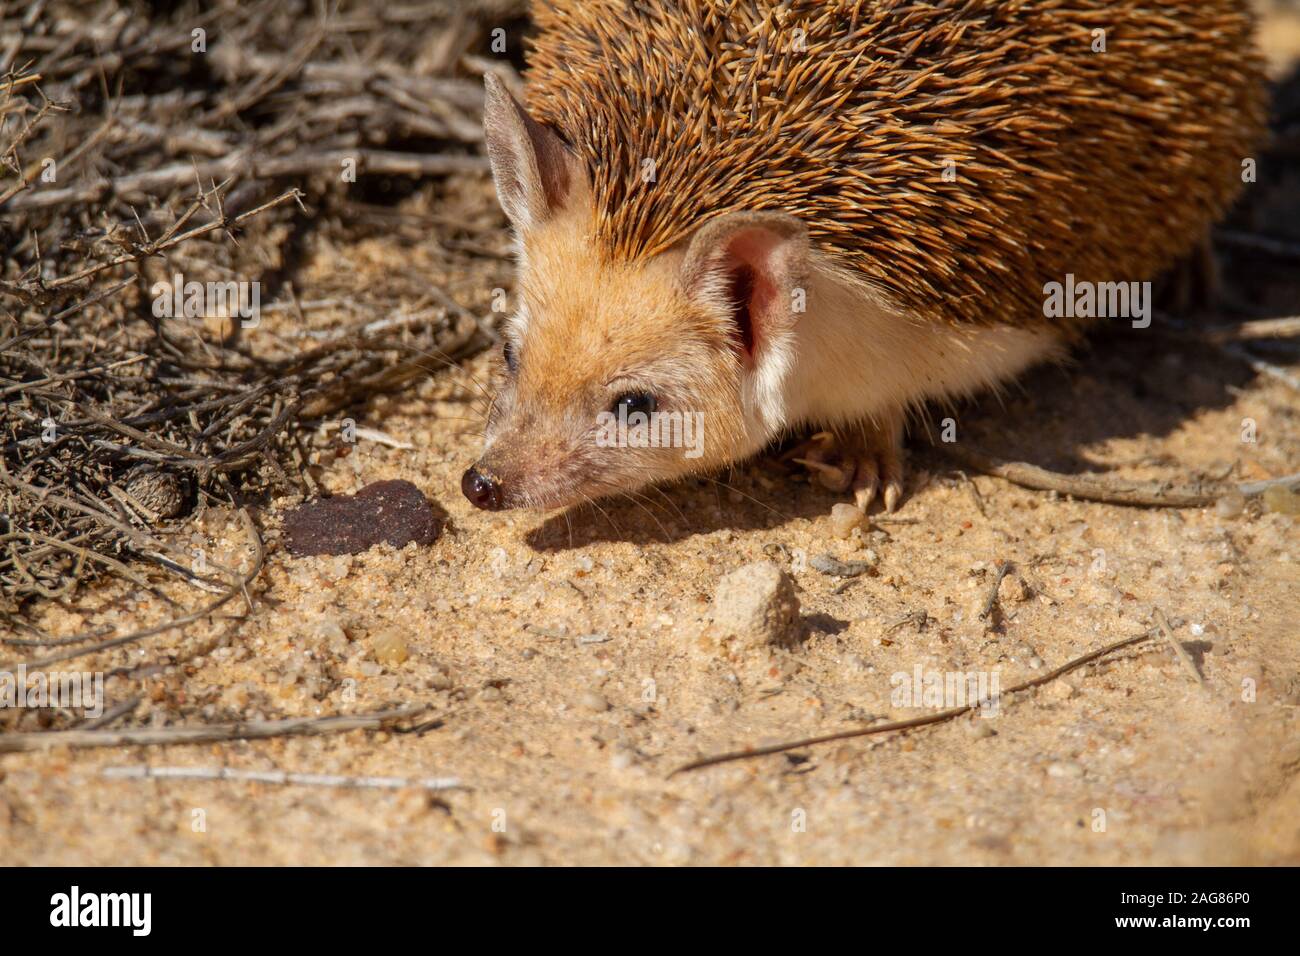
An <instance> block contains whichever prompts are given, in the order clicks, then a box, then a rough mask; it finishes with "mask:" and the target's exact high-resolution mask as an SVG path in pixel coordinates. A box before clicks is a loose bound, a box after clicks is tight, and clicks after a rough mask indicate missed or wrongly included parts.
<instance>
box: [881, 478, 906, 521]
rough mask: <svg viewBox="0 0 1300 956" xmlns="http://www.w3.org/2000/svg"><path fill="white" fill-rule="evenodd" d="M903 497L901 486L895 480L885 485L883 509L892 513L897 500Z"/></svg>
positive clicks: (896, 505)
mask: <svg viewBox="0 0 1300 956" xmlns="http://www.w3.org/2000/svg"><path fill="white" fill-rule="evenodd" d="M902 497H903V486H902V484H900V483H899V482H897V481H891V482H889V484H887V485H885V510H886V511H888V512H890V513H891V514H892V513H893V511H894V509H895V508H897V507H898V500H899V499H900V498H902Z"/></svg>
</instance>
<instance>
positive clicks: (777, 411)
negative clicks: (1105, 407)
mask: <svg viewBox="0 0 1300 956" xmlns="http://www.w3.org/2000/svg"><path fill="white" fill-rule="evenodd" d="M806 292H807V296H806V303H807V309H806V312H804V313H803V314H801V315H797V316H796V317H795V322H794V324H793V329H792V330H791V332H790V333H789V334H788V335H782V336H781V337H780V338H781V341H779V342H776V343H771V344H773V345H776V346H777V347H776V348H773V349H770V350H769V351H768V354H767V355H766V356H765V357H764V360H763V361H762V362H761V363H760V367H759V368H757V369H756V370H755V373H754V375H753V381H752V382H751V383H750V386H751V387H750V388H749V389H747V391H748V395H747V396H746V398H747V400H748V402H749V403H751V404H750V408H749V409H747V411H748V412H749V415H747V417H748V418H749V419H750V422H751V426H752V428H753V429H754V431H755V432H756V433H765V434H762V435H760V434H755V436H754V437H755V438H760V439H761V440H760V442H759V444H762V443H765V442H766V441H767V440H770V438H771V437H772V435H773V434H775V433H778V432H780V431H781V430H783V429H785V428H792V427H799V426H804V425H813V426H828V425H836V424H840V423H853V422H858V421H861V420H863V419H869V418H876V419H881V420H883V419H884V418H886V417H888V416H892V415H897V414H898V413H900V412H904V411H906V410H908V409H911V408H915V407H917V406H919V405H920V404H922V403H924V402H925V401H927V400H930V399H941V398H949V397H955V396H964V395H969V394H972V393H974V392H978V391H981V390H983V389H986V388H991V387H994V386H996V385H998V384H999V383H1000V382H1003V381H1006V380H1007V379H1009V378H1011V377H1013V376H1015V375H1017V374H1018V373H1020V372H1022V371H1023V370H1024V369H1026V368H1027V367H1029V366H1030V365H1033V364H1035V363H1036V362H1039V361H1042V360H1044V359H1049V358H1053V357H1056V356H1058V355H1059V354H1060V352H1061V350H1062V345H1061V342H1060V339H1059V337H1058V336H1057V335H1056V334H1055V333H1054V332H1052V331H1050V330H1046V329H1034V330H1029V329H1020V328H1014V327H1011V326H991V327H987V328H971V329H962V328H955V327H953V326H952V325H950V324H946V323H940V322H931V321H928V320H925V319H922V318H917V317H914V316H909V315H907V314H905V313H902V312H900V311H897V310H895V309H893V308H891V307H890V306H889V304H888V303H887V301H886V300H885V299H884V297H883V296H882V295H880V294H879V293H878V292H876V291H875V290H873V289H871V288H870V287H869V286H867V285H865V284H864V283H860V282H856V281H854V280H853V279H851V278H849V277H845V276H844V274H843V273H841V272H839V271H837V270H835V269H834V268H833V267H830V266H828V265H826V264H824V263H819V265H818V267H817V268H816V269H814V270H813V274H812V276H811V277H810V279H809V281H808V289H807V290H806Z"/></svg>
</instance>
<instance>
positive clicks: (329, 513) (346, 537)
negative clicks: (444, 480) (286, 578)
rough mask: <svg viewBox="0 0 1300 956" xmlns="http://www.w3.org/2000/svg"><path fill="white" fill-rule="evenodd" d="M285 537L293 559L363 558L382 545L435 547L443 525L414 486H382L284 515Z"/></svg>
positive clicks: (396, 483)
mask: <svg viewBox="0 0 1300 956" xmlns="http://www.w3.org/2000/svg"><path fill="white" fill-rule="evenodd" d="M284 533H285V543H286V544H287V545H288V547H289V551H290V552H291V553H292V554H296V555H309V554H359V553H360V552H362V551H365V550H366V549H367V548H372V547H374V546H375V545H377V544H379V543H380V542H381V541H387V542H388V543H389V544H391V545H392V546H393V547H395V548H400V547H402V546H403V545H407V544H410V543H411V542H412V541H414V542H415V543H416V544H421V545H425V544H432V543H433V542H434V541H436V540H437V539H438V535H439V534H441V533H442V522H441V521H440V520H439V519H438V516H437V515H436V514H435V513H434V510H433V506H432V505H430V504H429V500H428V499H427V498H425V497H424V495H423V494H421V492H420V489H419V488H417V487H415V485H413V484H411V483H410V482H409V481H376V482H375V483H374V484H371V485H366V487H364V488H362V489H361V490H360V491H358V492H357V493H356V494H355V495H339V496H337V497H334V498H319V499H317V500H315V501H308V502H305V503H304V504H302V505H299V506H298V507H297V508H295V509H293V510H292V511H290V512H289V513H288V514H286V515H285V516H284Z"/></svg>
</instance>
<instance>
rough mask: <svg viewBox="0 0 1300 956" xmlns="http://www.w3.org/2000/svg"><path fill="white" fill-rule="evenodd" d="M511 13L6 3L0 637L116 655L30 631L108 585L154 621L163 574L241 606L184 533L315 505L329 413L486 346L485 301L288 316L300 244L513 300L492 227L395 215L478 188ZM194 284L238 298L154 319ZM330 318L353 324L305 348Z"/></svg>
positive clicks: (85, 640)
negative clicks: (494, 78) (458, 266)
mask: <svg viewBox="0 0 1300 956" xmlns="http://www.w3.org/2000/svg"><path fill="white" fill-rule="evenodd" d="M518 6H519V4H517V3H510V2H474V3H460V2H455V0H447V2H440V3H421V4H415V5H410V6H382V7H378V8H370V7H367V8H366V9H355V10H354V9H353V8H352V7H351V6H350V5H348V4H342V5H337V4H329V5H326V4H319V5H313V4H310V3H306V2H288V3H284V2H279V0H268V2H254V3H218V4H206V3H205V4H199V5H191V4H184V5H180V6H178V7H176V8H175V9H172V10H171V11H170V12H167V13H162V14H160V13H159V12H158V9H157V7H156V6H154V5H145V4H140V3H133V2H126V0H104V2H100V3H96V4H91V5H87V4H75V3H60V2H43V0H33V2H31V3H26V4H8V5H0V11H2V12H0V401H2V403H3V405H2V409H0V641H2V642H3V643H7V644H9V645H10V646H11V648H25V650H23V651H18V653H20V654H26V653H31V652H32V648H41V647H44V648H45V649H46V650H45V652H43V653H48V650H49V648H50V646H51V645H60V648H59V649H58V650H57V651H56V656H65V657H66V656H76V655H77V654H80V653H85V652H88V651H90V650H93V649H95V648H96V647H102V646H104V645H105V641H104V640H103V639H104V638H105V637H109V636H108V635H103V634H94V633H91V634H85V635H80V636H79V637H77V638H72V639H68V638H64V639H62V640H54V639H52V638H49V637H48V636H46V635H44V634H42V633H40V632H39V631H37V630H36V629H35V628H34V627H32V626H31V625H30V623H27V622H25V621H24V615H23V613H22V612H23V610H24V608H25V607H26V606H27V605H28V603H29V602H30V601H31V600H32V599H34V598H37V597H46V598H57V599H60V600H62V601H64V602H65V603H67V602H70V601H72V600H73V599H74V598H75V597H76V594H77V591H78V587H79V585H80V584H81V583H83V582H86V581H88V580H91V579H93V578H95V577H97V576H100V575H102V574H106V573H107V574H110V575H114V576H117V577H120V578H124V579H127V580H129V581H131V582H133V583H134V584H135V585H136V586H137V587H138V588H141V589H144V590H147V591H149V592H150V593H153V594H155V595H156V596H158V597H160V598H162V599H163V600H165V601H167V602H168V603H169V604H170V603H173V599H172V598H170V597H168V596H167V595H166V594H164V593H163V592H162V591H161V590H160V589H159V588H158V587H157V583H158V581H159V580H161V579H163V578H166V577H168V576H172V577H179V578H181V579H183V580H186V581H187V582H189V583H190V584H192V585H193V586H194V587H195V588H196V589H197V590H198V591H199V592H213V593H216V594H219V595H223V596H224V598H225V599H228V598H230V597H233V596H234V595H236V594H238V593H239V589H240V588H241V586H242V584H241V582H242V581H244V580H245V573H244V572H241V571H238V570H237V569H233V568H218V567H204V568H200V569H196V568H195V567H194V565H193V561H192V560H191V555H189V554H187V553H186V552H184V551H183V550H181V549H179V548H178V547H177V546H176V545H175V544H174V541H175V535H174V534H173V532H175V531H177V530H179V529H180V528H182V527H184V526H185V523H186V522H187V521H188V520H189V519H190V517H191V516H192V515H194V514H195V513H196V511H197V510H198V509H200V508H202V507H205V506H207V505H209V504H212V503H222V504H225V505H229V506H231V507H243V506H244V505H246V504H247V503H248V502H249V501H251V500H255V499H256V498H257V496H264V495H266V494H268V493H270V492H272V491H274V490H276V489H283V488H284V487H286V486H288V487H291V488H296V489H299V490H307V489H308V488H310V484H309V482H310V473H309V471H308V468H307V465H308V459H309V448H308V447H307V446H308V445H310V442H311V434H310V433H311V432H312V431H313V430H314V429H315V428H316V426H317V425H319V423H320V419H321V418H322V417H323V416H327V415H330V414H332V413H336V412H338V411H339V410H340V409H343V408H346V407H348V406H351V405H354V404H355V403H357V402H360V401H362V400H363V399H365V398H366V397H367V396H368V395H371V394H373V393H376V392H379V391H384V390H390V389H393V388H397V387H400V386H402V385H404V384H406V383H409V382H410V381H411V380H412V379H413V378H414V377H416V376H419V375H422V374H427V371H428V370H429V369H431V368H436V367H437V366H439V365H440V364H444V363H446V362H447V361H454V360H455V359H456V358H459V357H462V356H464V355H467V354H470V353H472V352H473V351H474V350H476V349H478V348H481V347H482V346H483V345H484V344H485V343H486V342H488V341H489V340H490V338H491V335H492V333H491V329H490V327H489V326H488V325H487V322H486V318H485V317H486V316H487V315H488V314H489V313H488V311H487V309H486V307H485V303H486V302H487V300H488V293H489V290H490V288H491V285H492V284H493V283H486V284H485V285H486V286H487V288H485V289H484V294H483V295H482V296H477V295H472V296H470V301H465V299H466V296H465V295H463V294H462V296H461V297H460V298H459V299H458V298H457V297H456V296H453V295H451V294H449V293H448V292H447V291H446V290H445V289H442V288H439V287H437V286H436V284H433V283H430V282H427V281H422V277H421V276H419V275H411V276H405V277H404V276H396V275H395V276H393V277H392V279H391V281H388V282H386V283H384V284H383V285H382V286H381V287H375V286H374V285H370V284H366V285H362V284H360V283H359V282H358V281H357V279H356V278H355V277H354V276H349V275H340V276H339V278H338V280H337V281H336V282H334V283H332V284H331V286H332V287H327V288H322V285H321V284H320V283H317V284H315V285H314V286H313V288H312V294H313V296H320V297H321V298H317V299H315V300H300V299H299V298H298V297H297V295H296V294H295V290H294V287H293V282H292V279H293V275H294V269H295V266H296V265H298V264H299V262H300V261H301V260H302V258H303V257H304V255H305V253H306V250H307V249H308V247H309V246H311V245H312V244H317V243H325V244H329V245H330V246H331V247H336V246H346V245H347V244H348V243H350V242H355V241H357V240H358V239H359V238H363V237H365V236H367V235H372V234H375V233H384V234H388V235H397V236H403V237H406V238H408V239H412V240H415V241H420V240H423V239H425V238H426V234H427V233H431V232H434V231H436V232H437V234H438V243H437V252H438V254H439V255H442V256H444V257H445V258H446V260H447V261H448V262H449V263H459V262H462V261H468V260H477V261H478V262H479V264H480V266H482V263H484V262H487V263H490V264H491V265H490V268H491V269H492V270H495V273H500V274H501V279H500V282H501V283H504V279H505V277H504V269H505V265H504V263H503V262H501V261H499V259H485V258H484V256H483V252H484V251H488V252H494V251H495V250H493V249H491V248H488V247H490V246H492V245H493V243H494V240H495V236H496V234H497V232H499V230H498V229H497V225H498V223H497V221H496V220H495V218H494V217H495V215H496V214H495V212H494V211H491V210H490V209H485V211H484V216H483V217H480V218H479V220H478V221H474V219H473V217H461V218H457V219H456V220H455V221H449V220H447V219H439V220H438V221H436V222H431V221H429V220H430V219H431V218H433V217H428V216H426V217H424V219H421V218H420V217H418V216H417V217H412V216H411V215H410V214H408V213H406V212H404V211H401V210H397V209H395V208H394V207H393V205H392V202H393V200H394V199H401V198H403V197H406V196H408V195H410V194H412V193H413V192H415V191H417V190H419V189H426V190H429V191H430V192H431V193H432V192H434V191H436V190H439V189H446V188H448V187H447V180H445V179H443V178H442V177H447V176H452V177H456V176H462V177H466V176H467V177H473V178H479V177H482V175H483V172H482V171H483V170H485V168H486V164H485V161H484V160H483V158H482V156H481V151H480V142H479V141H480V140H481V138H482V133H481V127H480V119H479V113H480V110H481V100H482V82H481V78H480V76H479V74H481V72H482V71H483V70H484V69H487V68H495V69H504V70H506V71H509V70H510V69H511V68H512V67H511V64H510V62H509V60H508V59H506V58H505V57H501V56H498V57H495V58H493V59H488V57H487V56H486V54H488V53H489V50H490V45H489V44H490V39H491V31H493V30H494V29H496V28H498V27H503V26H504V27H511V26H512V18H516V17H517V16H518V14H519V10H518V9H517V8H518ZM516 35H517V33H516ZM433 226H436V230H435V229H433V228H432V227H433ZM177 274H180V275H182V276H183V277H184V278H183V284H182V285H181V287H180V289H179V290H173V289H172V288H171V283H172V282H173V279H172V277H173V276H175V275H177ZM193 280H197V282H198V283H201V284H203V285H204V288H205V290H207V291H208V295H209V297H211V296H212V294H213V293H212V289H213V288H214V286H213V285H212V284H216V288H217V293H218V295H223V294H225V290H226V289H229V290H230V295H231V298H230V299H229V301H227V302H226V303H225V305H224V306H221V307H219V308H217V309H216V310H215V312H214V311H213V310H212V309H211V308H210V305H211V303H210V301H208V302H207V305H206V306H205V310H206V314H199V315H189V316H186V315H184V314H177V313H176V312H175V310H174V309H173V310H172V314H168V311H167V308H166V306H167V305H168V304H169V303H173V302H175V303H177V304H180V305H181V306H182V309H181V313H184V304H185V297H184V296H182V295H181V292H186V291H187V290H188V289H189V283H190V282H191V281H193ZM250 288H252V289H255V293H254V294H255V295H256V299H254V302H255V303H256V304H257V305H258V309H257V310H255V312H254V313H250V314H245V313H240V312H239V310H238V309H237V308H236V305H244V306H247V305H248V304H249V302H248V300H249V298H250V295H249V290H250ZM241 296H242V298H241ZM325 306H330V307H333V308H334V309H335V310H336V311H340V312H342V313H343V314H345V315H347V316H348V317H349V318H348V322H347V324H346V325H345V326H344V327H342V328H337V327H335V328H333V329H330V330H327V331H322V330H315V331H312V330H309V329H305V328H303V326H306V325H309V324H310V323H308V322H307V321H306V319H305V316H306V315H307V314H308V313H310V312H311V310H313V309H319V308H322V307H325ZM160 311H161V313H162V314H161V315H160V314H159V312H160ZM241 315H242V316H243V317H244V318H245V319H247V321H241ZM250 315H251V317H249V316H250ZM261 320H268V321H266V323H265V325H262V326H261V328H259V329H258V330H257V333H256V334H257V336H258V338H257V347H256V348H254V347H253V346H252V345H251V344H250V342H249V339H250V337H251V336H252V335H253V332H251V331H250V328H251V327H252V326H253V325H255V324H257V323H259V322H260V321H261ZM277 320H279V321H277ZM245 326H249V328H245ZM249 527H250V530H252V526H251V524H250V525H249ZM254 533H255V532H254ZM140 559H144V561H143V562H141V561H140ZM175 616H176V618H177V619H178V620H184V619H186V618H187V617H190V616H191V615H189V614H187V613H186V611H185V609H184V608H176V615H175ZM120 640H121V636H117V637H109V642H110V643H112V642H116V641H120ZM92 642H98V643H92ZM67 646H70V647H72V650H71V651H67V650H64V647H67ZM0 656H6V657H7V656H11V655H0ZM45 659H47V660H48V659H49V658H48V657H47V658H45Z"/></svg>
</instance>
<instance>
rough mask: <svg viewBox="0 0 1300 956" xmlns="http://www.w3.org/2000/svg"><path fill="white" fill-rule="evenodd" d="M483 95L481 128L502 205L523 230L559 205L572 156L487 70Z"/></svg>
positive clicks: (569, 183)
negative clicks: (484, 95)
mask: <svg viewBox="0 0 1300 956" xmlns="http://www.w3.org/2000/svg"><path fill="white" fill-rule="evenodd" d="M483 82H484V86H485V87H486V88H487V98H486V102H485V105H484V109H483V132H484V138H485V139H486V140H487V154H488V160H489V162H491V164H492V178H493V179H494V180H495V181H496V186H497V196H498V197H499V198H500V200H501V208H502V209H504V210H505V213H506V216H508V217H509V219H510V221H511V222H512V223H513V224H514V227H515V229H517V230H518V231H520V232H523V231H524V230H525V229H528V228H530V227H532V226H536V225H538V224H539V223H542V222H544V221H545V220H546V219H547V218H549V217H550V215H551V214H552V213H554V212H555V211H556V210H557V209H559V208H560V207H561V206H563V205H564V202H565V199H566V198H567V197H568V195H569V192H570V190H571V188H572V187H573V185H574V179H575V173H576V172H577V168H576V161H575V159H574V157H573V155H572V154H571V153H570V152H569V150H568V149H567V148H566V147H565V145H564V143H563V141H561V139H560V137H559V136H557V135H556V134H555V132H554V131H553V130H552V129H551V128H550V127H548V126H545V125H543V124H542V123H539V122H537V120H535V119H533V118H532V117H531V116H529V115H528V112H527V111H526V110H525V109H524V108H523V107H522V106H520V105H519V103H517V102H516V101H515V98H514V97H513V96H511V95H510V91H509V90H507V89H506V88H505V85H504V84H503V83H502V82H501V80H500V79H498V78H497V77H496V76H495V75H493V74H492V73H485V74H483Z"/></svg>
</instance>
